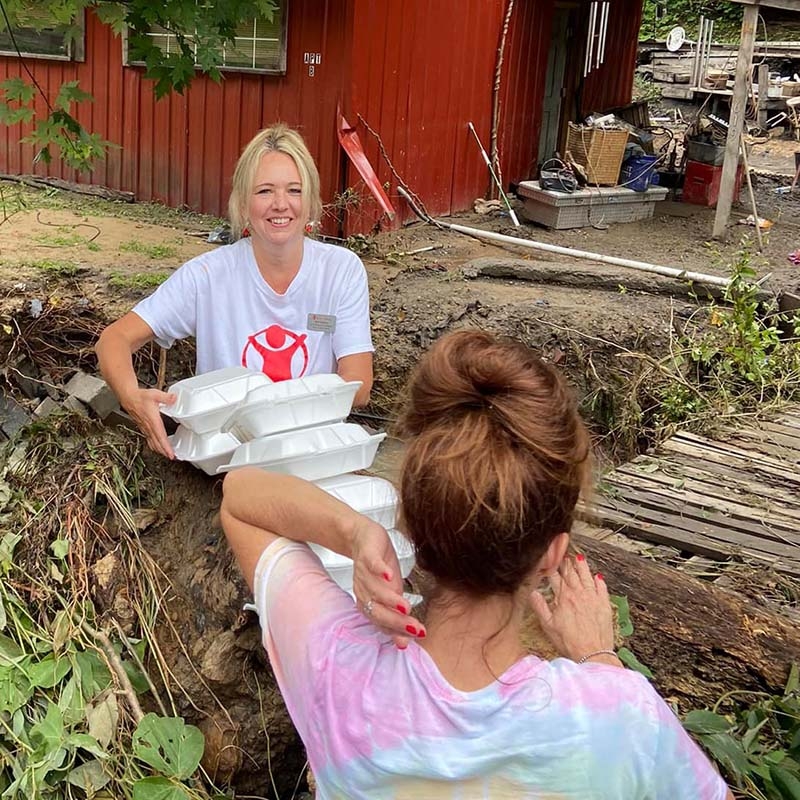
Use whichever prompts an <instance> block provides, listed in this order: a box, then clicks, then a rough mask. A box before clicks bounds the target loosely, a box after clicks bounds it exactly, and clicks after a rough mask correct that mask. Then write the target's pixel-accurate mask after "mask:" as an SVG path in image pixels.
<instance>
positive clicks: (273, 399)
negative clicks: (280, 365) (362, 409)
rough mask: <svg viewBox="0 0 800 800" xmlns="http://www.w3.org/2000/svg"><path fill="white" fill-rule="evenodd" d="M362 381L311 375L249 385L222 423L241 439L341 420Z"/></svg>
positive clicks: (249, 439) (336, 376)
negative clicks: (248, 388) (249, 388)
mask: <svg viewBox="0 0 800 800" xmlns="http://www.w3.org/2000/svg"><path fill="white" fill-rule="evenodd" d="M360 387H361V381H345V380H344V379H342V378H340V377H339V376H338V375H310V376H309V377H307V378H295V379H293V380H288V381H280V382H279V383H270V384H267V385H265V386H257V387H256V388H254V389H251V390H250V391H249V392H248V393H247V397H245V398H244V399H243V400H242V401H241V403H240V404H239V405H238V407H237V408H236V409H235V410H234V411H233V413H232V414H231V416H230V417H228V419H227V420H226V421H225V422H224V424H223V425H222V430H223V431H229V432H230V433H232V434H233V435H234V436H236V438H237V439H239V441H241V442H249V441H252V440H253V439H260V438H261V437H262V436H270V435H271V434H274V433H280V432H282V431H288V430H294V429H297V428H309V427H311V426H314V425H324V424H328V423H331V422H341V421H342V420H343V419H345V417H347V415H348V414H349V413H350V409H351V408H352V407H353V398H355V396H356V392H357V391H358V390H359V388H360Z"/></svg>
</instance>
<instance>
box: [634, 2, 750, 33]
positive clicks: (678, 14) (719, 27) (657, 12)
mask: <svg viewBox="0 0 800 800" xmlns="http://www.w3.org/2000/svg"><path fill="white" fill-rule="evenodd" d="M701 15H702V16H705V17H707V18H710V19H713V20H714V39H715V41H718V42H738V41H739V34H740V30H741V25H742V7H741V5H739V4H737V3H734V2H730V0H644V8H643V10H642V26H641V28H640V29H639V38H640V39H643V40H644V39H659V40H661V39H666V37H667V34H668V33H669V32H670V30H671V29H672V28H674V27H675V26H676V25H680V26H681V27H683V28H685V29H686V35H687V36H688V38H690V39H695V40H696V39H697V37H698V33H699V31H698V28H699V25H700V16H701Z"/></svg>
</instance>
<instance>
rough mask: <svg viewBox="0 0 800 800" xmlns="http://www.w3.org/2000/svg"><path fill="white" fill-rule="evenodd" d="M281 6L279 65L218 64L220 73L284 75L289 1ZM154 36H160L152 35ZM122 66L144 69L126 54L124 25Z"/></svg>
mask: <svg viewBox="0 0 800 800" xmlns="http://www.w3.org/2000/svg"><path fill="white" fill-rule="evenodd" d="M279 2H280V3H281V6H282V9H281V10H282V14H281V31H280V63H279V64H278V66H277V67H276V68H275V69H266V68H264V67H242V66H238V65H236V64H231V65H224V64H220V65H219V66H218V67H217V69H219V71H220V72H243V73H248V74H250V75H277V76H282V75H286V64H287V60H288V59H287V53H288V49H289V47H288V31H289V25H288V22H289V4H290V0H279ZM255 19H256V18H255V17H253V21H254V22H255ZM154 35H156V36H158V35H160V34H154ZM237 38H245V39H246V37H237ZM246 40H247V39H246ZM254 40H255V37H252V38H250V39H249V41H254ZM122 65H123V66H124V67H144V66H146V64H145V62H144V61H132V60H131V58H130V55H129V52H128V26H127V25H126V26H125V28H124V30H123V31H122ZM194 68H195V70H200V66H199V65H198V64H195V65H194Z"/></svg>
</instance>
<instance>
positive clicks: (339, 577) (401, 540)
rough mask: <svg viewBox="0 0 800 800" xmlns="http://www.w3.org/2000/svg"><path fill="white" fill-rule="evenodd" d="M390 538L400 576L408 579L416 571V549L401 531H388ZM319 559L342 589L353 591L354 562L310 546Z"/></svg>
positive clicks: (321, 548)
mask: <svg viewBox="0 0 800 800" xmlns="http://www.w3.org/2000/svg"><path fill="white" fill-rule="evenodd" d="M388 533H389V538H390V539H391V540H392V544H393V545H394V550H395V552H396V553H397V560H398V561H399V562H400V574H401V575H402V576H403V577H404V578H407V577H408V576H409V575H410V574H411V570H412V569H414V560H415V559H414V548H413V546H412V544H411V542H409V541H408V539H406V537H405V536H404V535H403V534H402V533H400V531H398V530H395V529H391V530H389V531H388ZM308 546H309V547H310V548H311V549H312V550H313V551H314V552H315V553H316V554H317V556H318V557H319V560H320V561H321V562H322V566H323V567H325V569H326V570H327V571H328V574H329V575H330V576H331V578H333V580H334V581H336V583H337V584H338V585H339V586H341V587H342V589H344V590H345V591H346V592H352V590H353V562H352V560H351V559H349V558H347V557H346V556H343V555H340V554H339V553H334V552H333V550H328V548H327V547H322V545H319V544H312V543H310V542H309V545H308Z"/></svg>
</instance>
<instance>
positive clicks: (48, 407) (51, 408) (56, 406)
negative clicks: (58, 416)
mask: <svg viewBox="0 0 800 800" xmlns="http://www.w3.org/2000/svg"><path fill="white" fill-rule="evenodd" d="M60 410H61V403H56V401H55V400H53V399H52V398H51V397H45V399H44V400H42V402H41V403H39V405H38V406H36V409H35V410H34V412H33V415H34V416H35V417H38V418H39V419H44V418H45V417H49V416H50V415H51V414H52V413H54V412H55V411H60Z"/></svg>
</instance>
